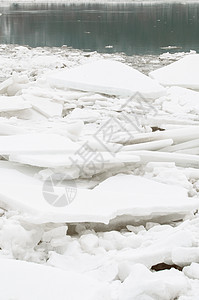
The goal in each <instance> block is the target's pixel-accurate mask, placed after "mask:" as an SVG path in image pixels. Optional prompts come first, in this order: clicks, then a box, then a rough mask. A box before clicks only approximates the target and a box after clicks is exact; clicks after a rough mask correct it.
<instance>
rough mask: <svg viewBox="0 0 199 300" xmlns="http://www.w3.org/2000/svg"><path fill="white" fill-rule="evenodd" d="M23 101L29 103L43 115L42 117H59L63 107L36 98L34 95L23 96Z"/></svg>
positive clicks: (47, 100)
mask: <svg viewBox="0 0 199 300" xmlns="http://www.w3.org/2000/svg"><path fill="white" fill-rule="evenodd" d="M22 97H23V99H24V100H26V101H28V102H29V103H31V105H32V107H33V108H34V109H35V110H36V111H38V112H39V113H41V114H43V115H44V116H46V117H48V118H51V117H55V116H59V117H61V115H62V109H63V106H62V104H60V103H56V102H55V101H50V99H48V98H44V97H37V96H34V95H29V94H24V95H22Z"/></svg>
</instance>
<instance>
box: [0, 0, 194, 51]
mask: <svg viewBox="0 0 199 300" xmlns="http://www.w3.org/2000/svg"><path fill="white" fill-rule="evenodd" d="M0 13H1V14H2V15H1V16H0V43H3V44H4V43H6V44H8V43H9V44H20V45H30V46H32V47H37V46H62V45H68V46H71V47H73V48H78V49H84V50H88V51H94V50H97V51H99V52H108V53H112V52H125V53H126V54H128V55H132V54H159V53H163V52H165V51H168V50H163V49H161V47H166V46H169V45H171V46H177V47H179V48H178V49H175V50H173V51H175V52H176V51H189V50H190V49H193V50H196V51H199V4H186V5H183V4H177V3H173V4H167V3H165V4H144V5H143V4H131V3H130V4H129V3H128V4H70V5H57V4H56V5H52V4H49V5H12V6H10V7H7V8H0Z"/></svg>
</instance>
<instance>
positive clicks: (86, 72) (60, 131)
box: [0, 55, 199, 224]
mask: <svg viewBox="0 0 199 300" xmlns="http://www.w3.org/2000/svg"><path fill="white" fill-rule="evenodd" d="M193 57H195V55H193ZM111 75H112V76H111ZM16 83H18V84H19V83H20V84H23V87H22V88H21V89H17V90H16V94H17V95H18V96H15V95H14V96H2V97H4V98H5V97H7V99H9V101H10V102H11V103H12V102H13V101H14V99H15V97H20V99H23V101H24V103H25V104H26V103H27V104H28V105H30V106H27V108H26V109H25V110H24V111H23V112H22V113H21V115H20V116H18V118H17V116H16V115H15V112H12V114H13V116H15V118H14V119H12V118H10V115H4V119H3V118H2V119H1V124H0V128H1V125H2V126H3V127H2V131H4V135H6V134H7V136H0V155H2V157H4V159H8V160H10V162H13V163H14V162H15V163H18V164H23V165H24V164H25V165H27V169H30V170H31V166H32V167H39V168H41V169H40V171H39V172H38V171H36V172H35V175H34V176H36V177H37V178H34V177H33V176H31V177H30V176H29V175H27V174H25V173H24V172H25V171H24V170H23V171H22V170H21V171H20V170H17V165H16V164H13V172H12V168H10V164H9V165H8V167H7V164H6V163H5V162H4V163H3V164H1V174H2V175H1V177H2V181H1V185H2V190H1V195H2V199H1V200H2V203H4V205H5V202H6V201H7V203H6V204H7V205H8V206H9V205H10V207H12V208H16V209H19V210H22V211H23V212H25V211H26V210H27V211H28V212H29V213H30V214H31V211H34V214H36V215H38V218H36V219H37V220H36V221H35V222H50V221H53V222H79V221H81V222H96V223H98V222H101V223H105V224H108V223H109V221H111V220H113V219H114V218H116V217H118V216H122V215H127V214H128V215H130V216H132V217H134V220H138V219H141V218H142V217H143V218H146V217H147V216H148V218H149V219H151V218H153V216H155V217H157V216H158V215H159V216H163V215H166V214H168V215H170V216H171V215H173V218H174V219H176V218H177V217H178V218H180V217H182V216H183V215H186V214H188V213H189V212H191V211H194V210H195V209H197V208H198V201H197V200H196V199H195V200H193V199H189V198H188V197H187V195H185V194H184V195H181V192H180V190H179V189H174V187H173V188H171V186H170V185H166V184H165V185H160V184H158V183H154V182H153V181H152V182H151V181H149V184H148V182H147V180H144V179H141V178H139V179H138V178H136V177H133V175H126V177H125V179H124V177H112V178H111V181H108V182H109V185H110V187H109V188H108V189H107V190H106V188H105V187H104V184H105V186H106V184H107V183H106V182H107V181H105V182H104V183H102V184H101V185H100V186H99V187H96V188H94V189H93V190H87V189H85V187H86V186H88V187H89V186H92V187H95V185H97V184H98V183H100V181H102V180H104V179H106V178H107V177H109V176H111V175H114V174H118V173H120V172H121V170H130V171H131V172H132V170H133V169H134V168H136V167H137V166H139V165H140V166H142V165H145V164H146V163H148V162H160V163H161V162H162V163H164V162H175V163H176V165H177V166H181V167H188V166H191V167H196V168H197V166H198V163H199V157H198V156H197V151H196V153H195V149H197V147H198V142H197V141H198V139H199V131H198V126H197V123H196V124H194V125H193V123H192V122H190V123H188V124H187V125H186V126H185V125H184V126H180V128H176V129H175V127H174V128H172V129H169V130H163V131H159V130H158V131H154V132H152V131H151V128H150V127H152V126H153V122H154V120H156V108H155V105H154V107H153V102H152V99H151V98H154V99H156V100H155V103H157V104H158V105H159V103H160V99H162V95H165V96H164V97H165V98H166V99H167V97H168V95H172V89H170V90H169V93H168V92H166V89H164V88H163V87H161V86H160V85H158V84H156V83H155V81H153V80H151V79H150V78H148V77H147V76H145V75H143V74H141V73H140V72H138V71H136V70H134V69H133V68H131V67H129V66H126V65H124V64H122V63H120V62H115V61H109V60H107V59H105V60H98V61H96V62H95V61H94V62H91V63H89V64H83V65H82V66H79V67H75V68H72V69H70V70H67V71H65V70H63V71H57V72H51V73H50V75H48V76H47V80H45V78H42V79H39V80H38V81H37V82H36V83H29V82H27V77H26V76H24V75H23V76H22V77H21V79H20V76H18V75H16V74H15V75H14V76H13V77H12V79H7V80H6V81H5V82H4V83H2V84H1V87H2V89H1V91H2V93H6V92H7V93H8V91H11V90H12V91H13V89H12V87H13V86H15V85H16ZM71 88H73V89H74V88H76V90H73V89H71ZM99 92H103V95H102V94H100V93H99ZM134 93H135V94H136V95H134ZM165 93H167V94H165ZM174 93H175V95H176V93H177V95H179V99H180V101H181V97H182V96H183V95H184V94H183V91H182V90H181V89H180V90H178V89H177V88H175V89H174ZM187 93H188V95H189V92H187ZM190 93H193V97H197V95H196V94H195V92H190ZM107 94H109V95H107ZM185 94H186V91H185ZM116 95H117V96H116ZM128 95H129V96H131V95H133V97H132V98H130V100H129V98H128V97H127V96H128ZM143 96H144V98H143ZM159 96H161V97H159ZM146 97H148V99H145V98H146ZM158 99H159V102H158ZM162 101H163V100H162ZM165 101H166V100H165ZM66 104H67V105H68V106H66ZM105 104H106V105H105ZM26 111H29V115H26V113H27V112H26ZM5 113H6V112H5ZM7 113H9V109H7ZM36 113H38V114H40V115H42V116H43V119H38V115H37V114H36ZM146 113H147V116H146ZM159 113H160V114H162V115H163V116H164V115H165V113H164V111H162V112H161V111H160V112H159ZM24 115H25V117H23V116H24ZM6 117H7V119H6ZM138 117H139V123H138V121H137V118H138ZM150 117H152V121H151V119H150ZM129 118H131V120H130V121H129ZM157 118H159V117H157ZM27 119H29V120H27ZM6 120H7V121H6ZM80 120H81V122H82V121H83V122H84V125H82V123H79V122H80ZM5 121H6V122H5ZM136 122H137V123H136ZM171 123H172V121H171ZM110 124H111V130H113V129H114V130H115V132H114V133H113V132H111V134H110V133H109V139H108V140H106V139H107V138H105V140H104V139H103V138H104V137H103V136H104V129H105V131H108V130H110V129H109V125H110ZM106 126H107V128H106ZM161 126H162V127H163V128H164V125H163V124H161ZM21 130H22V132H21ZM23 130H24V132H23ZM6 132H7V133H6ZM193 139H194V140H193ZM191 140H193V141H191ZM180 150H183V151H185V150H187V152H185V153H184V152H182V153H179V151H180ZM192 151H193V153H192ZM82 153H83V154H82ZM84 153H86V154H84ZM85 155H87V156H88V157H91V164H90V165H89V164H88V165H85V158H84V156H85ZM86 164H87V162H86ZM45 169H46V170H45ZM26 172H27V170H26ZM52 173H54V174H56V177H57V178H59V179H62V180H63V179H64V178H66V177H67V178H70V179H71V180H77V183H78V181H79V179H81V180H86V181H85V183H86V182H87V183H86V185H85V184H84V185H83V187H84V188H83V189H82V185H81V184H80V187H81V188H78V189H77V196H76V198H75V199H74V201H73V203H71V204H70V205H69V206H68V207H65V208H64V209H63V208H62V209H58V208H57V209H56V211H55V210H54V207H53V206H50V205H49V203H47V202H46V201H45V199H44V197H43V195H42V187H43V184H44V183H43V180H45V179H46V176H49V174H52ZM3 174H4V175H3ZM5 174H6V175H5ZM45 174H46V175H45ZM96 176H98V177H96ZM129 176H130V177H129ZM95 177H96V178H95ZM10 178H12V182H13V184H14V186H15V189H10V190H9V189H8V188H7V186H8V185H9V182H10ZM118 178H119V179H118ZM92 180H93V181H94V183H93V184H90V183H89V182H90V181H92ZM107 180H108V179H107ZM128 180H130V182H129V185H130V186H131V189H132V190H131V191H128V189H127V186H126V188H125V190H123V191H122V192H121V191H120V190H118V191H117V192H116V190H117V189H115V188H114V186H115V183H114V182H115V181H116V182H117V183H116V186H117V185H118V186H119V185H120V184H121V185H122V186H125V185H126V183H125V181H126V182H128ZM140 181H141V182H140ZM24 182H27V185H25V187H24ZM134 183H136V184H134ZM154 184H155V186H154V191H153V192H152V191H151V188H150V185H151V186H153V185H154ZM134 185H135V186H136V185H137V186H138V187H139V188H137V189H136V188H135V187H134V188H133V186H134ZM101 186H103V188H102V190H100V187H101ZM142 186H145V187H146V193H143V191H142V188H141V187H142ZM56 189H57V191H58V190H60V188H59V187H55V190H56ZM173 189H174V190H173ZM135 190H136V191H135ZM16 191H17V192H16ZM30 191H31V193H30ZM99 191H100V192H99ZM59 193H60V191H59ZM28 194H30V195H31V196H28ZM102 194H103V197H102ZM149 194H150V202H148V200H147V199H148V197H149ZM173 195H175V196H173ZM28 198H29V201H27V199H28ZM101 198H103V199H101ZM174 198H175V201H174ZM6 199H7V200H6ZM92 199H95V201H94V200H92ZM108 199H111V200H109V201H108ZM116 199H117V200H116ZM165 203H167V206H165ZM168 203H169V205H168ZM2 205H3V204H2ZM6 207H7V206H6ZM105 207H106V209H105ZM88 211H89V214H88Z"/></svg>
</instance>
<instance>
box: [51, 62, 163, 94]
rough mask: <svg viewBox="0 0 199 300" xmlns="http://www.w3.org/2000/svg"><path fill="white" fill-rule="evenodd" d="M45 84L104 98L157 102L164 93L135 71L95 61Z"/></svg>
mask: <svg viewBox="0 0 199 300" xmlns="http://www.w3.org/2000/svg"><path fill="white" fill-rule="evenodd" d="M47 78H48V81H49V82H50V84H51V85H52V86H54V87H59V88H60V87H62V88H72V89H76V90H83V91H92V92H100V93H104V94H111V95H120V96H132V95H133V94H135V93H140V94H141V95H142V96H143V97H148V98H152V99H154V98H157V97H160V96H162V95H164V93H165V90H164V88H163V87H161V86H160V85H159V84H157V83H156V82H155V81H153V80H151V79H150V78H148V77H147V76H145V75H143V74H142V73H140V72H139V71H137V70H135V69H133V68H131V67H128V66H126V65H124V64H122V63H120V62H115V61H109V60H99V61H97V62H92V63H90V64H85V65H82V66H80V67H77V68H74V69H72V70H68V71H65V70H63V71H59V72H57V73H53V74H52V75H49V76H48V77H47Z"/></svg>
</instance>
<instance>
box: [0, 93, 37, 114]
mask: <svg viewBox="0 0 199 300" xmlns="http://www.w3.org/2000/svg"><path fill="white" fill-rule="evenodd" d="M31 107H32V105H31V104H30V103H29V102H27V101H24V100H23V98H22V97H21V96H13V97H7V96H0V112H7V111H18V110H24V109H28V108H31Z"/></svg>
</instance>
